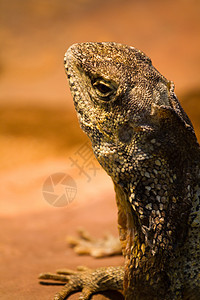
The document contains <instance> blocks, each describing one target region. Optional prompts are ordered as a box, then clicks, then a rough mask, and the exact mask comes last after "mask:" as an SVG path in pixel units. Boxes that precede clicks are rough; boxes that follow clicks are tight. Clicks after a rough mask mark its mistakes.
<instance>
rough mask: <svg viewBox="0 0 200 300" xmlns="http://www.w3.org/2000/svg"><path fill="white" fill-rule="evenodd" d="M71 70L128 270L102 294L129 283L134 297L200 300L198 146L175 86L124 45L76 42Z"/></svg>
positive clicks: (126, 289) (127, 290)
mask: <svg viewBox="0 0 200 300" xmlns="http://www.w3.org/2000/svg"><path fill="white" fill-rule="evenodd" d="M65 68H66V72H67V76H68V78H69V84H70V89H71V93H72V95H73V99H74V104H75V108H76V111H77V114H78V119H79V122H80V125H81V128H82V129H83V130H84V131H85V132H86V134H87V135H88V136H89V138H90V140H91V142H92V147H93V151H94V153H95V156H96V158H97V160H98V161H99V162H100V164H101V165H102V167H103V168H104V169H105V170H106V172H107V173H108V175H109V176H111V178H112V180H113V183H114V187H115V192H116V201H117V206H118V228H119V236H120V241H121V245H122V253H123V256H124V258H125V267H124V270H123V269H122V268H119V269H116V270H117V271H116V272H117V274H118V275H117V276H118V280H117V281H116V280H115V279H116V276H115V275H114V273H115V272H113V271H112V272H110V271H108V273H106V268H105V273H104V272H103V273H104V275H105V276H106V275H107V277H108V278H109V282H111V281H112V278H111V277H112V276H113V282H115V284H114V285H112V287H111V285H110V283H109V284H106V285H105V284H104V287H103V288H102V290H105V287H106V288H108V289H109V287H110V288H112V289H117V290H121V288H122V282H123V295H124V297H125V299H127V300H131V299H136V300H137V299H138V300H142V299H149V300H153V299H154V300H156V299H163V300H168V299H174V300H178V299H191V300H198V299H200V265H199V261H200V232H199V226H200V207H199V198H200V149H199V144H198V142H197V139H196V136H195V133H194V129H193V126H192V124H191V122H190V120H189V118H188V116H187V115H186V113H185V112H184V111H183V109H182V107H181V105H180V103H179V101H178V99H177V97H176V95H175V93H174V84H173V82H171V81H168V80H167V79H166V78H165V77H164V76H162V75H161V74H160V73H159V72H158V71H157V70H156V69H155V68H154V67H153V66H152V62H151V60H150V59H149V58H148V57H147V56H146V55H145V54H144V53H143V52H141V51H139V50H137V49H135V48H134V47H128V46H126V45H122V44H117V43H82V44H75V45H73V46H71V47H70V48H69V50H68V51H67V53H66V56H65ZM93 272H94V271H93ZM97 272H98V269H97ZM86 273H87V272H86ZM86 273H85V275H87V274H86ZM112 273H113V275H112ZM119 273H120V276H119ZM93 274H94V273H93ZM81 276H83V273H82V274H81ZM89 276H91V275H89ZM93 276H94V275H93ZM77 278H78V277H77ZM91 278H94V277H91ZM99 278H100V277H99ZM114 278H115V279H114ZM119 278H121V279H120V280H119ZM100 281H101V280H100ZM116 282H117V284H116ZM100 285H101V284H98V289H99V290H101V289H100ZM68 288H69V284H68ZM82 288H83V287H82ZM83 289H84V288H83ZM98 289H96V290H95V289H93V290H92V289H91V288H89V290H90V293H89V294H91V292H94V291H98ZM91 290H92V291H91ZM65 291H66V288H65ZM67 293H68V291H67V292H65V293H64V292H63V295H65V296H66V295H68V294H67ZM60 297H61V296H60ZM87 297H89V296H87ZM87 297H85V298H83V299H89V298H87ZM55 299H64V296H63V298H59V296H58V298H55Z"/></svg>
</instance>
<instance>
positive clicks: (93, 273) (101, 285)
mask: <svg viewBox="0 0 200 300" xmlns="http://www.w3.org/2000/svg"><path fill="white" fill-rule="evenodd" d="M78 270H79V271H77V272H76V271H72V270H60V271H57V274H52V273H43V274H41V275H40V276H39V279H41V280H53V281H61V282H63V283H66V285H65V286H64V288H63V289H62V290H61V291H60V292H58V293H57V294H56V295H55V297H54V300H64V299H67V298H68V296H69V295H71V294H72V293H76V292H80V291H81V295H80V297H79V299H81V300H87V299H90V297H91V295H92V294H94V293H98V292H103V291H106V290H116V291H122V290H123V277H124V268H123V267H107V268H104V267H102V268H98V269H95V270H91V269H88V268H83V267H82V268H79V269H78Z"/></svg>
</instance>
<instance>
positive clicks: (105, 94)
mask: <svg viewBox="0 0 200 300" xmlns="http://www.w3.org/2000/svg"><path fill="white" fill-rule="evenodd" d="M92 85H93V87H94V89H95V91H96V94H97V95H98V96H100V97H101V98H103V100H110V98H109V97H110V96H111V95H112V94H113V93H114V92H115V91H116V89H115V87H114V86H113V84H112V83H111V82H109V81H106V80H104V79H103V78H97V79H95V80H94V81H93V82H92ZM106 98H108V99H106Z"/></svg>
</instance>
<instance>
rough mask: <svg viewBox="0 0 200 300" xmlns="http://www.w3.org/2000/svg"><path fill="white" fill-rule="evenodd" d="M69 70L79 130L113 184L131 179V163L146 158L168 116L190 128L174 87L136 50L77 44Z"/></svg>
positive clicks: (67, 65) (68, 57) (71, 50)
mask: <svg viewBox="0 0 200 300" xmlns="http://www.w3.org/2000/svg"><path fill="white" fill-rule="evenodd" d="M65 69H66V73H67V76H68V79H69V84H70V89H71V93H72V95H73V99H74V104H75V108H76V111H77V114H78V118H79V122H80V125H81V127H82V129H83V130H84V131H85V132H86V134H87V135H88V136H89V138H90V139H91V142H92V146H93V150H94V153H95V155H96V157H97V159H98V161H99V162H100V164H101V165H102V166H103V168H104V169H105V170H106V171H107V173H108V174H109V175H110V176H111V177H112V179H113V180H114V181H115V182H118V181H120V179H119V176H120V175H122V174H126V173H127V176H129V175H130V173H132V171H133V170H132V169H131V168H134V166H133V157H134V159H135V161H137V160H144V159H146V158H148V156H149V154H150V153H149V152H151V151H150V149H151V148H152V144H151V143H150V141H153V140H154V135H155V132H157V131H159V130H160V127H161V125H160V124H161V120H163V119H166V118H167V113H168V112H169V111H170V114H171V112H172V111H175V110H176V114H177V115H179V117H180V118H181V119H182V121H183V122H184V123H185V124H186V125H187V126H188V127H191V128H192V125H191V123H190V121H189V119H188V117H187V115H186V114H185V113H184V112H183V110H182V108H181V106H180V104H179V102H178V100H177V99H176V97H175V95H174V93H173V88H174V86H173V83H172V82H170V81H168V80H167V79H166V78H165V77H164V76H162V75H161V74H160V73H159V72H158V71H157V70H156V69H155V68H154V67H153V66H152V62H151V60H150V58H148V57H147V56H146V55H145V54H144V53H143V52H141V51H140V50H137V49H135V48H134V47H129V46H126V45H122V44H117V43H112V42H107V43H80V44H75V45H72V46H71V47H70V48H69V49H68V51H67V52H66V55H65ZM166 108H167V109H166ZM162 135H163V133H162ZM155 136H156V137H158V134H156V135H155ZM149 145H151V147H149ZM152 151H154V149H153V148H152ZM122 166H123V167H122ZM119 169H120V172H118V171H116V170H119ZM121 170H122V171H121ZM123 176H125V175H123Z"/></svg>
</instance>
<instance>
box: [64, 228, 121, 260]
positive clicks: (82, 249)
mask: <svg viewBox="0 0 200 300" xmlns="http://www.w3.org/2000/svg"><path fill="white" fill-rule="evenodd" d="M78 234H79V237H78V238H76V237H72V236H68V237H67V241H68V243H69V244H70V245H71V246H72V247H73V248H74V251H75V252H76V253H77V254H79V255H85V254H88V255H91V256H92V257H96V258H99V257H106V256H111V255H120V254H121V244H120V242H119V239H118V238H115V237H114V236H112V235H111V234H107V235H105V236H104V237H103V238H100V239H95V238H92V237H91V236H90V234H89V233H88V232H87V231H85V230H84V229H79V230H78Z"/></svg>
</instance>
